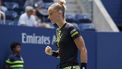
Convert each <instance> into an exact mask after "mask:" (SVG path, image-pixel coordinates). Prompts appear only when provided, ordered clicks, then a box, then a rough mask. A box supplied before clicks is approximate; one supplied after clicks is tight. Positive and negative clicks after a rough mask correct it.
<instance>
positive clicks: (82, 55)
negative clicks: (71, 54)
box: [80, 48, 87, 63]
mask: <svg viewBox="0 0 122 69" xmlns="http://www.w3.org/2000/svg"><path fill="white" fill-rule="evenodd" d="M80 59H81V63H87V50H86V48H82V49H81V50H80Z"/></svg>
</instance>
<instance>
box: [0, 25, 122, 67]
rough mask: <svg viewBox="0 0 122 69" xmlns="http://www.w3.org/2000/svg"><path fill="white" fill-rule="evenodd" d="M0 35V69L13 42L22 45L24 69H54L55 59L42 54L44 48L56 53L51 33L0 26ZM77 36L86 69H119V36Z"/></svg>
mask: <svg viewBox="0 0 122 69" xmlns="http://www.w3.org/2000/svg"><path fill="white" fill-rule="evenodd" d="M0 32H1V33H0V69H3V66H4V62H5V60H6V59H7V57H8V56H9V54H10V48H9V47H10V46H9V45H10V44H11V43H12V42H14V41H18V42H20V43H22V56H23V58H24V61H25V69H56V67H57V65H58V64H59V59H57V58H54V57H52V56H48V55H46V54H45V52H44V49H45V47H46V46H47V45H50V46H51V47H52V48H53V49H55V50H56V46H55V42H54V40H55V29H43V28H30V27H16V26H0ZM81 33H82V36H83V38H84V40H85V44H86V47H87V49H88V69H121V68H122V67H121V65H122V63H121V60H122V56H121V52H122V50H121V49H122V46H121V45H122V42H121V41H122V36H121V35H122V33H96V32H81ZM79 62H80V60H79Z"/></svg>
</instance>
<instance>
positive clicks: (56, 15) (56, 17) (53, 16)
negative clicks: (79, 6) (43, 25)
mask: <svg viewBox="0 0 122 69" xmlns="http://www.w3.org/2000/svg"><path fill="white" fill-rule="evenodd" d="M48 14H49V16H48V18H49V19H50V20H51V21H52V22H53V23H57V22H58V21H59V20H61V14H60V13H59V12H58V11H57V10H55V9H53V8H49V9H48Z"/></svg>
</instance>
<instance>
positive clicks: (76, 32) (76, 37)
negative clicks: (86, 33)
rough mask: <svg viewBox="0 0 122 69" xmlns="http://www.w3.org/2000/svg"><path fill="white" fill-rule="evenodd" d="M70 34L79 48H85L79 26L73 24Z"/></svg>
mask: <svg viewBox="0 0 122 69" xmlns="http://www.w3.org/2000/svg"><path fill="white" fill-rule="evenodd" d="M70 36H71V38H72V39H73V40H74V42H75V44H76V46H77V47H78V49H81V48H84V47H85V43H84V39H83V37H82V36H81V35H80V31H79V29H78V28H77V27H74V26H72V27H71V28H70Z"/></svg>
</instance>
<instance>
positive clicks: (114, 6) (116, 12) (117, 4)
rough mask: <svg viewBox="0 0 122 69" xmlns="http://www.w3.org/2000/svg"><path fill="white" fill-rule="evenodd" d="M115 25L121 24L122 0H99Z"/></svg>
mask: <svg viewBox="0 0 122 69" xmlns="http://www.w3.org/2000/svg"><path fill="white" fill-rule="evenodd" d="M101 1H102V2H103V4H104V6H105V8H106V10H107V11H108V13H109V14H110V16H111V17H112V18H113V20H114V21H115V22H116V24H117V25H121V26H122V10H121V9H122V0H101Z"/></svg>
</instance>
